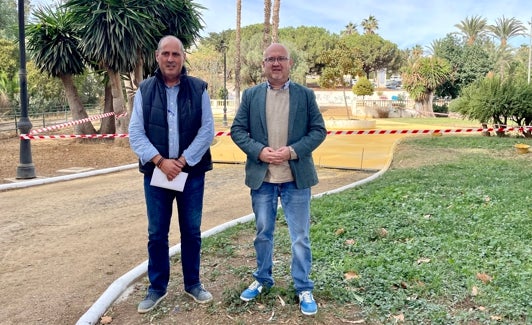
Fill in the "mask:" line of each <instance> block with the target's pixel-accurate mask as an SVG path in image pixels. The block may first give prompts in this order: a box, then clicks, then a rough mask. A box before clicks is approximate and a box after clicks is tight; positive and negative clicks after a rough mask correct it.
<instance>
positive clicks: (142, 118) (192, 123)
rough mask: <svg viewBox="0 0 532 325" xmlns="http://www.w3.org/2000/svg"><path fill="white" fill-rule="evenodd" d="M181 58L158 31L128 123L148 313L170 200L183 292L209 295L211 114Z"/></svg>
mask: <svg viewBox="0 0 532 325" xmlns="http://www.w3.org/2000/svg"><path fill="white" fill-rule="evenodd" d="M185 57H186V54H185V51H184V49H183V43H182V42H181V41H180V40H179V39H178V38H176V37H174V36H165V37H163V38H162V39H161V40H160V41H159V44H158V47H157V51H156V52H155V58H156V60H157V63H158V64H159V68H158V69H157V70H156V71H155V75H154V76H153V77H150V78H148V79H146V80H144V81H143V82H142V83H141V84H140V86H139V89H138V90H137V93H136V95H135V100H134V104H133V115H132V116H131V121H130V124H129V141H130V144H131V148H132V149H133V151H134V152H135V154H136V155H137V156H138V157H139V169H140V171H141V172H142V173H143V174H144V194H145V198H146V208H147V214H148V256H149V261H148V278H149V280H150V286H149V287H148V292H147V294H146V297H145V298H144V300H143V301H141V302H140V303H139V305H138V312H139V313H147V312H149V311H150V310H152V309H153V308H155V307H156V306H157V304H158V303H159V302H160V301H161V300H163V299H164V298H165V297H166V295H167V286H168V281H169V278H170V258H169V252H168V251H169V244H168V233H169V229H170V220H171V218H172V208H173V204H174V200H175V201H176V203H177V212H178V221H179V230H180V233H181V264H182V270H183V280H184V286H185V292H186V293H187V294H188V295H189V296H191V297H192V298H193V299H194V300H195V301H196V302H198V303H207V302H209V301H211V300H212V295H211V294H210V293H209V292H208V291H207V290H205V288H204V287H203V285H202V284H201V281H200V276H199V273H200V272H199V271H200V250H201V230H200V226H201V217H202V208H203V193H204V185H205V172H207V171H209V170H211V169H212V160H211V154H210V150H209V147H210V145H211V143H212V140H213V138H214V119H213V116H212V110H211V106H210V98H209V95H208V93H207V83H206V82H204V81H203V80H200V79H198V78H194V77H190V76H188V75H187V73H186V69H185V67H184V63H185ZM154 175H160V176H161V177H162V178H163V180H164V182H167V183H169V184H170V187H171V188H172V189H169V188H167V186H168V185H169V184H163V185H161V184H160V183H161V182H159V183H152V178H153V180H154V181H155V180H156V179H159V180H160V177H156V176H154ZM185 175H187V176H186V178H184V176H185ZM152 176H153V177H152ZM183 180H185V182H184V187H183V188H182V189H180V188H173V185H172V184H175V182H177V181H179V182H183ZM162 186H165V187H162Z"/></svg>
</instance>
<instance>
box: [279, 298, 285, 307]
mask: <svg viewBox="0 0 532 325" xmlns="http://www.w3.org/2000/svg"><path fill="white" fill-rule="evenodd" d="M277 298H279V301H280V302H281V306H283V307H284V306H285V305H286V303H285V302H284V300H283V298H281V296H277Z"/></svg>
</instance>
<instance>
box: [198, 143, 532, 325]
mask: <svg viewBox="0 0 532 325" xmlns="http://www.w3.org/2000/svg"><path fill="white" fill-rule="evenodd" d="M517 142H525V143H528V144H530V140H524V139H523V140H521V139H519V140H518V139H515V138H498V137H482V136H480V135H473V136H442V137H427V136H423V137H416V138H408V139H406V140H404V141H402V143H401V144H399V146H398V147H397V150H396V153H395V155H394V161H393V163H392V165H391V168H390V169H389V170H388V171H387V172H386V173H385V174H383V176H381V177H380V178H378V179H376V180H375V181H373V182H370V183H367V184H364V185H362V186H359V187H355V188H352V189H350V190H346V191H345V192H342V193H339V194H332V195H327V196H324V197H321V198H319V199H315V200H313V201H312V216H311V219H312V226H311V240H312V249H313V255H314V256H313V257H314V264H313V272H312V275H311V277H312V279H313V280H314V281H315V291H314V295H315V297H316V299H317V301H318V302H319V303H320V304H324V305H326V306H328V307H327V308H323V310H324V313H325V312H328V313H334V317H335V319H340V320H345V321H346V323H357V322H359V323H360V322H361V321H363V323H364V324H392V323H397V322H404V323H409V324H530V322H531V321H532V320H531V319H530V317H531V316H530V315H529V313H530V311H531V309H532V247H531V243H532V179H531V177H530V170H531V167H532V153H529V154H524V155H518V154H517V153H516V152H515V148H513V145H514V144H515V143H517ZM253 226H254V225H253V223H249V224H245V225H240V226H238V227H236V228H234V229H230V230H228V231H226V232H224V233H220V234H218V235H216V236H213V237H209V238H206V239H205V240H204V252H203V256H204V258H207V259H208V258H209V256H211V257H212V256H227V258H229V257H231V256H242V254H241V253H239V250H246V253H245V254H248V255H247V257H248V258H250V259H252V258H253V251H252V244H253V243H252V240H253ZM246 236H247V238H248V241H247V243H246V244H244V245H242V242H241V243H240V244H234V245H233V244H231V241H232V240H231V238H243V237H246ZM250 254H251V255H250ZM274 258H275V262H276V264H275V265H276V266H275V270H274V273H275V274H274V276H275V278H276V281H277V282H278V283H284V284H283V285H281V286H280V287H284V288H285V289H286V288H291V278H290V272H289V264H290V242H289V238H288V234H287V229H286V224H285V222H284V218H283V216H282V213H281V214H280V218H279V226H278V229H277V233H276V252H275V257H274ZM253 270H254V264H253V263H251V264H249V263H248V264H247V265H246V266H242V265H234V266H232V268H231V272H233V273H236V276H237V277H238V278H240V279H245V281H246V282H249V281H251V272H253ZM244 284H247V283H241V282H236V283H234V284H233V285H229V286H228V287H227V289H226V291H227V294H226V299H225V300H224V301H223V306H221V307H220V308H223V309H224V311H225V312H227V313H230V314H231V315H233V316H234V317H236V318H238V315H248V314H249V313H253V312H257V311H262V312H265V311H270V310H274V309H276V308H277V309H278V308H279V307H278V304H279V297H284V299H285V300H287V301H290V300H291V299H293V294H290V289H288V291H286V290H285V291H283V289H280V288H277V286H276V287H274V289H275V290H276V291H274V289H272V291H274V293H275V294H274V295H271V294H266V296H265V297H264V298H261V299H260V300H259V301H258V302H257V303H256V304H253V303H251V304H245V305H242V304H241V303H240V302H238V296H235V295H238V293H239V292H240V290H241V289H242V288H243V287H242V285H244ZM346 306H348V307H349V306H351V307H349V308H346ZM321 311H322V308H321V307H320V312H321ZM320 312H319V313H318V315H319V314H320ZM326 319H330V318H326ZM318 320H319V318H318ZM318 322H319V321H318ZM323 323H327V322H325V321H323Z"/></svg>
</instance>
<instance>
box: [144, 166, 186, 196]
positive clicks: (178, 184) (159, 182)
mask: <svg viewBox="0 0 532 325" xmlns="http://www.w3.org/2000/svg"><path fill="white" fill-rule="evenodd" d="M187 176H188V173H185V172H181V173H179V174H178V175H177V177H176V178H174V179H173V180H172V181H169V180H168V178H167V177H166V175H165V174H164V173H163V171H162V170H161V169H160V168H158V167H155V169H154V170H153V175H152V177H151V182H150V185H151V186H157V187H162V188H167V189H169V190H174V191H179V192H183V188H184V187H185V182H186V181H187Z"/></svg>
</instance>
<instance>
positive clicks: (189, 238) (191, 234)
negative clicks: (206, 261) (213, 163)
mask: <svg viewBox="0 0 532 325" xmlns="http://www.w3.org/2000/svg"><path fill="white" fill-rule="evenodd" d="M150 181H151V175H145V176H144V195H145V197H146V208H147V212H148V278H149V280H150V287H149V288H148V292H153V293H157V294H159V295H162V294H164V293H166V288H167V286H168V281H169V279H170V257H169V255H168V254H169V246H168V233H169V231H170V220H171V218H172V208H173V203H174V200H175V201H176V204H177V213H178V221H179V231H180V233H181V267H182V270H183V282H184V284H185V290H186V291H191V290H192V289H193V288H194V287H196V286H198V285H201V282H200V277H199V269H200V250H201V230H200V227H201V215H202V209H203V192H204V185H205V174H201V175H198V176H191V175H189V176H188V178H187V181H186V183H185V188H184V189H183V192H177V191H173V190H168V189H165V188H161V187H156V186H151V185H150Z"/></svg>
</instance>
